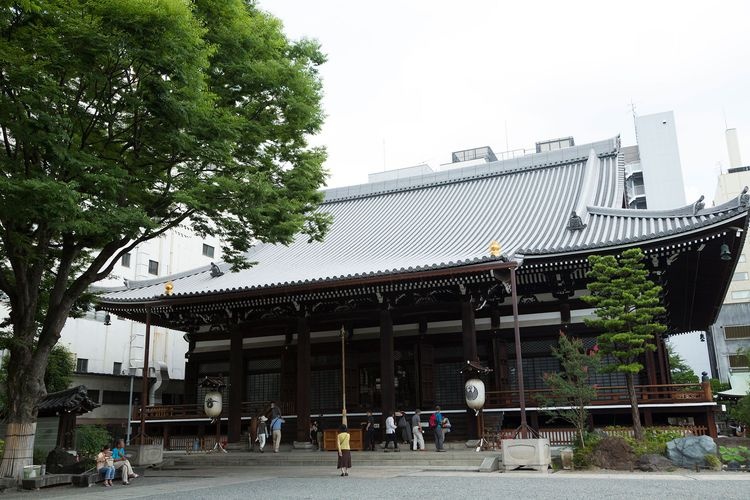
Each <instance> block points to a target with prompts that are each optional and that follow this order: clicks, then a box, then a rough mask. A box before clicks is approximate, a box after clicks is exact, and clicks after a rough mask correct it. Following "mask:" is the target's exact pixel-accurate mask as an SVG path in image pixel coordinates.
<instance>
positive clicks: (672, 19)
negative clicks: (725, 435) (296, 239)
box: [259, 0, 750, 373]
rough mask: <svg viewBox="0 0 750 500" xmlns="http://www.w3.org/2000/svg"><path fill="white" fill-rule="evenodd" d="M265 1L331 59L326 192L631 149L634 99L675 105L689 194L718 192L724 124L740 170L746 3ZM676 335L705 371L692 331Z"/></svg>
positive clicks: (748, 87) (748, 157) (644, 108)
mask: <svg viewBox="0 0 750 500" xmlns="http://www.w3.org/2000/svg"><path fill="white" fill-rule="evenodd" d="M259 1H260V6H261V7H262V8H263V9H265V10H267V11H269V12H271V13H272V14H274V15H275V16H277V17H278V18H280V19H281V20H282V21H283V22H284V25H285V31H286V33H287V34H288V36H289V37H290V38H294V39H296V38H300V37H303V36H304V37H309V38H316V39H318V40H319V41H320V43H321V45H322V47H323V51H324V52H325V53H326V54H327V55H328V62H327V63H326V64H325V65H324V66H323V67H322V69H321V74H322V77H323V84H324V89H325V99H324V107H325V112H326V114H327V116H328V118H327V120H326V123H325V126H324V127H323V131H322V133H321V134H320V135H319V136H317V137H316V138H315V139H314V140H313V142H314V143H315V144H319V145H325V146H326V148H327V149H328V155H329V156H328V161H327V163H326V166H327V168H328V170H329V172H330V174H331V177H330V179H329V182H328V184H329V186H332V187H334V186H343V185H349V184H358V183H363V182H367V174H368V173H371V172H378V171H382V170H383V169H384V168H387V169H393V168H400V167H408V166H413V165H416V164H419V163H423V162H428V163H429V164H430V165H432V166H433V167H434V166H437V165H439V164H441V163H447V162H449V161H450V153H451V152H452V151H456V150H461V149H468V148H472V147H478V146H485V145H489V146H491V147H492V148H493V150H494V151H495V152H501V151H506V150H508V149H518V148H531V147H533V146H534V143H535V142H536V141H538V140H543V139H551V138H557V137H564V136H569V135H572V136H573V137H574V138H575V140H576V143H578V144H583V143H586V142H592V141H597V140H601V139H606V138H609V137H612V136H615V135H618V134H620V135H621V137H622V141H623V144H624V145H630V144H634V143H635V137H634V131H633V111H632V107H631V103H632V105H634V106H635V112H636V113H637V114H640V115H646V114H650V113H657V112H660V111H668V110H672V111H674V113H675V117H676V124H677V138H678V142H679V147H680V157H681V161H682V169H683V176H684V180H685V189H686V196H687V200H688V202H691V201H693V200H696V199H697V198H698V197H699V196H700V195H701V194H704V195H706V198H707V199H708V200H709V201H710V200H713V197H714V191H715V189H716V178H717V175H718V173H719V171H720V169H721V168H722V167H723V168H724V169H726V168H727V164H728V159H727V149H726V145H725V139H724V130H725V120H726V124H727V125H728V126H729V127H730V128H731V127H735V128H737V129H738V133H739V139H740V149H741V153H742V155H743V160H744V162H745V164H750V98H749V97H750V96H749V94H750V57H749V56H750V28H749V27H748V20H750V2H746V1H745V2H743V1H726V0H722V1H717V2H696V1H681V2H667V1H654V0H650V1H628V2H607V1H597V2H576V1H568V2H560V1H550V2H541V1H528V0H525V1H514V2H510V1H505V2H500V1H494V2H493V1H466V2H456V1H450V2H448V1H442V0H430V1H426V0H419V1H416V0H415V1H407V0H402V1H399V2H396V1H392V0H381V1H379V2H359V1H345V0H259ZM672 342H673V343H674V344H675V345H676V346H677V348H678V350H679V352H680V353H681V354H682V355H683V356H684V357H685V358H687V360H688V362H689V363H690V365H691V366H692V367H693V368H694V370H695V371H696V372H697V373H700V371H702V370H707V369H708V358H707V354H706V350H705V345H706V344H705V343H700V342H699V340H698V335H697V333H696V334H687V335H680V336H678V337H675V338H673V339H672Z"/></svg>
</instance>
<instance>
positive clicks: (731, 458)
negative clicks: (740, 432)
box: [719, 446, 750, 464]
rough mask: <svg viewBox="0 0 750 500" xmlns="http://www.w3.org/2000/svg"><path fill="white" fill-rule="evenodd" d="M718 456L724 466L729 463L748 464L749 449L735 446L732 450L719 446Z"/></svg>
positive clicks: (749, 458)
mask: <svg viewBox="0 0 750 500" xmlns="http://www.w3.org/2000/svg"><path fill="white" fill-rule="evenodd" d="M719 454H720V455H721V460H722V461H723V462H724V463H725V464H728V463H729V462H739V463H741V464H742V463H745V462H750V449H748V447H747V446H737V447H734V448H729V447H728V446H719Z"/></svg>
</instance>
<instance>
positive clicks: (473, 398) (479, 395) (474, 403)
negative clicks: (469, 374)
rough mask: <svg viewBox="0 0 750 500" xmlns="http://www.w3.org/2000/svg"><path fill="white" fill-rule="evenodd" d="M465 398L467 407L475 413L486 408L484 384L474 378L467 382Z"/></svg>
mask: <svg viewBox="0 0 750 500" xmlns="http://www.w3.org/2000/svg"><path fill="white" fill-rule="evenodd" d="M464 397H465V398H466V405H467V406H468V407H469V408H471V409H472V410H474V411H479V410H481V409H482V408H483V407H484V398H485V393H484V382H482V381H481V380H479V379H478V378H472V379H469V380H467V381H466V384H465V385H464Z"/></svg>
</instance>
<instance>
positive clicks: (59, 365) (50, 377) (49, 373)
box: [0, 345, 76, 409]
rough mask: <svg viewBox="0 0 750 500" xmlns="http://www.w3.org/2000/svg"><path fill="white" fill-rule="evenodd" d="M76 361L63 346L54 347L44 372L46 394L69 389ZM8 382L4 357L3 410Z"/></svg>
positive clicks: (0, 384)
mask: <svg viewBox="0 0 750 500" xmlns="http://www.w3.org/2000/svg"><path fill="white" fill-rule="evenodd" d="M75 369H76V361H75V357H74V356H73V353H71V352H70V351H69V350H68V349H67V348H66V347H65V346H61V345H56V346H55V347H53V348H52V351H51V352H50V354H49V363H47V370H46V371H45V372H44V386H45V388H46V390H47V392H58V391H64V390H65V389H67V388H68V387H70V382H71V381H72V380H73V372H74V371H75ZM7 380H8V358H7V356H6V358H5V359H3V361H2V366H0V408H2V409H5V407H6V404H7V402H8V399H7V392H6V383H7Z"/></svg>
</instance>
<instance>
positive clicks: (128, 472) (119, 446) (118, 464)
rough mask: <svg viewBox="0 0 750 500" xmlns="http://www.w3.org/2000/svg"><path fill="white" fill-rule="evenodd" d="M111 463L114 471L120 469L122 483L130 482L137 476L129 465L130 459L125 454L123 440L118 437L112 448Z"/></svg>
mask: <svg viewBox="0 0 750 500" xmlns="http://www.w3.org/2000/svg"><path fill="white" fill-rule="evenodd" d="M112 463H113V464H114V467H115V471H117V469H122V472H121V474H120V475H121V476H122V484H130V480H131V479H134V478H136V477H138V474H136V473H135V472H134V471H133V467H132V466H131V465H130V460H128V457H127V456H126V455H125V440H124V439H118V440H117V442H116V443H115V448H114V449H113V450H112Z"/></svg>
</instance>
